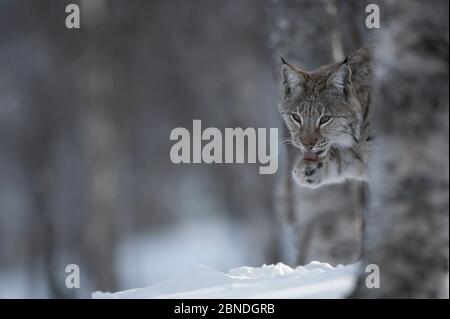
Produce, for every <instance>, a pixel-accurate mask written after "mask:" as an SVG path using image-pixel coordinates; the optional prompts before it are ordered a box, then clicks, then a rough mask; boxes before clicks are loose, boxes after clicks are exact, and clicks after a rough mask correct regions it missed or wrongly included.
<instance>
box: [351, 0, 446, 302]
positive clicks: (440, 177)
mask: <svg viewBox="0 0 450 319" xmlns="http://www.w3.org/2000/svg"><path fill="white" fill-rule="evenodd" d="M389 10H391V12H390V13H391V14H390V16H389V18H388V19H385V18H384V19H383V23H385V25H383V26H382V29H381V30H382V34H381V37H380V38H379V41H378V43H377V45H376V52H377V53H376V60H375V63H374V65H375V68H376V69H375V71H376V72H375V74H376V78H375V97H376V111H375V119H374V120H375V129H374V132H375V136H376V138H375V140H374V142H375V149H374V151H373V153H372V160H371V167H370V168H371V172H370V174H371V176H370V177H371V185H370V197H369V198H370V207H369V210H368V216H367V221H366V225H367V226H366V229H367V233H366V238H365V242H366V245H365V247H364V261H363V266H365V265H367V264H376V265H378V267H379V269H380V287H379V288H378V289H377V288H372V289H368V288H367V287H366V285H365V281H366V276H367V273H365V267H362V269H361V274H360V278H359V280H358V283H357V287H356V289H355V291H354V293H353V294H352V295H351V297H356V298H435V297H448V253H449V252H448V244H449V229H448V225H449V219H448V212H449V200H448V199H449V197H448V196H449V195H448V186H449V162H448V159H449V146H448V140H449V123H448V120H449V99H448V93H449V92H448V67H449V65H448V53H449V52H448V45H449V41H448V40H449V37H448V32H449V29H448V18H449V17H448V2H447V1H443V0H442V1H429V2H425V1H414V2H412V1H401V2H398V3H396V5H395V6H393V7H390V8H389ZM381 14H382V17H385V16H383V12H381Z"/></svg>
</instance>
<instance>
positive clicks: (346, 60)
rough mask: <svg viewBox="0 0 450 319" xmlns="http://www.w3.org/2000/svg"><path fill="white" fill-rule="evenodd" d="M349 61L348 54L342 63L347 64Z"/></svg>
mask: <svg viewBox="0 0 450 319" xmlns="http://www.w3.org/2000/svg"><path fill="white" fill-rule="evenodd" d="M347 63H348V55H347V56H346V57H345V60H344V61H343V62H342V64H347Z"/></svg>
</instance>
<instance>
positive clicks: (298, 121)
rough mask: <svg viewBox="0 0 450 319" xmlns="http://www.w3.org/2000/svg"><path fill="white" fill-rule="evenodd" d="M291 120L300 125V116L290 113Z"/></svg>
mask: <svg viewBox="0 0 450 319" xmlns="http://www.w3.org/2000/svg"><path fill="white" fill-rule="evenodd" d="M291 117H292V119H293V120H294V121H295V122H297V123H298V124H301V123H302V119H301V118H300V116H299V115H298V114H295V113H292V114H291Z"/></svg>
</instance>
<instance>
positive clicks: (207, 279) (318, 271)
mask: <svg viewBox="0 0 450 319" xmlns="http://www.w3.org/2000/svg"><path fill="white" fill-rule="evenodd" d="M356 268H357V265H356V264H353V265H348V266H342V265H339V266H337V267H332V266H331V265H329V264H327V263H321V262H317V261H314V262H311V263H309V264H307V265H305V266H299V267H296V268H295V269H294V268H291V267H289V266H287V265H284V264H282V263H278V264H276V265H263V266H262V267H239V268H235V269H231V270H229V271H228V272H227V273H222V272H219V271H216V270H214V269H211V268H209V267H205V266H197V267H194V268H193V269H192V271H189V272H187V273H185V274H183V275H178V276H175V278H173V279H171V280H168V281H165V282H161V283H158V284H155V285H151V286H148V287H146V288H140V289H132V290H126V291H121V292H116V293H108V292H107V293H104V292H94V293H93V294H92V297H93V298H98V299H107V298H132V299H148V298H163V299H192V298H195V299H197V298H198V299H209V298H212V299H216V298H217V299H231V298H236V299H240V298H243V299H245V298H252V299H265V298H268V299H272V298H273V299H280V298H344V297H345V296H346V294H348V293H349V292H350V291H351V289H352V288H353V286H354V283H355V280H356V279H355V278H356Z"/></svg>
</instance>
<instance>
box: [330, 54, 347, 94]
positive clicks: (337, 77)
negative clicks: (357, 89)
mask: <svg viewBox="0 0 450 319" xmlns="http://www.w3.org/2000/svg"><path fill="white" fill-rule="evenodd" d="M347 60H348V57H347V58H345V60H344V61H343V62H342V63H340V65H339V66H338V67H337V69H336V70H335V71H334V72H332V73H331V75H330V77H329V78H328V83H329V84H331V85H332V86H333V87H334V88H336V89H337V90H340V91H343V92H344V93H345V92H346V90H347V89H348V88H349V87H350V86H351V77H352V71H351V70H350V67H349V66H348V64H347Z"/></svg>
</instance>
